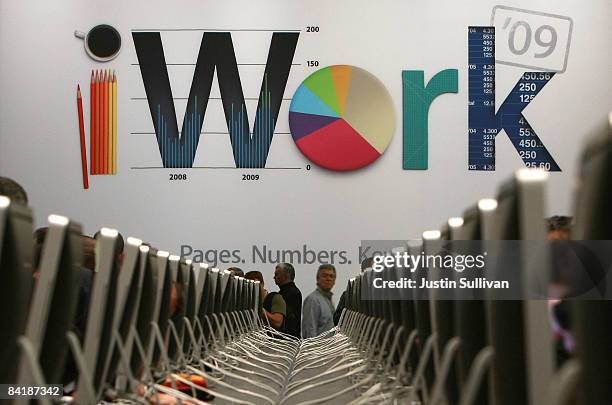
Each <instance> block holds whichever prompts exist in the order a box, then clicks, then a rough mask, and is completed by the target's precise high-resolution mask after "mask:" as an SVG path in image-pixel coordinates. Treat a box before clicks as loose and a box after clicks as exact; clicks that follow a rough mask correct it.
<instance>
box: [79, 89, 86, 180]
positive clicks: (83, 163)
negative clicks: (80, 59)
mask: <svg viewBox="0 0 612 405" xmlns="http://www.w3.org/2000/svg"><path fill="white" fill-rule="evenodd" d="M77 112H78V115H79V140H80V143H81V166H82V169H83V188H84V189H86V190H87V189H88V188H89V180H88V178H87V147H86V145H85V125H84V123H83V99H82V98H81V86H80V85H78V84H77Z"/></svg>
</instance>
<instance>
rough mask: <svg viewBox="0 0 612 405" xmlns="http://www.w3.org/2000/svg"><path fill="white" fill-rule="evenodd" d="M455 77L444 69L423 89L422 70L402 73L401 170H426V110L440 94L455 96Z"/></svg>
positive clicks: (456, 76) (453, 70)
mask: <svg viewBox="0 0 612 405" xmlns="http://www.w3.org/2000/svg"><path fill="white" fill-rule="evenodd" d="M458 77H459V74H458V72H457V69H445V70H442V71H440V72H438V73H436V75H435V76H434V77H432V78H431V80H430V81H429V83H427V86H425V75H424V72H423V71H422V70H404V71H403V72H402V85H403V93H404V94H403V109H404V131H403V135H404V136H403V138H404V145H403V167H404V170H427V166H428V153H429V152H428V150H429V148H428V136H429V135H428V133H429V131H428V115H429V106H430V105H431V103H432V102H433V101H434V100H435V99H436V97H438V96H440V95H442V94H444V93H457V92H458V91H459V89H458V87H459V86H458Z"/></svg>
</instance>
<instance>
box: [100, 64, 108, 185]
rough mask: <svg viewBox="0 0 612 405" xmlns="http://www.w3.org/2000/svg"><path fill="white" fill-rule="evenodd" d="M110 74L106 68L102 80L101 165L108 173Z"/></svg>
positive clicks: (104, 171)
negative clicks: (107, 73) (108, 74)
mask: <svg viewBox="0 0 612 405" xmlns="http://www.w3.org/2000/svg"><path fill="white" fill-rule="evenodd" d="M107 82H108V76H107V75H106V70H105V71H104V73H103V80H102V106H101V107H102V142H101V144H102V161H101V162H100V166H101V168H102V174H106V166H107V159H108V140H107V139H108V83H107Z"/></svg>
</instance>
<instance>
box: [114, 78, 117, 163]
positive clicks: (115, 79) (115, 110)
mask: <svg viewBox="0 0 612 405" xmlns="http://www.w3.org/2000/svg"><path fill="white" fill-rule="evenodd" d="M113 174H117V74H116V73H115V72H113Z"/></svg>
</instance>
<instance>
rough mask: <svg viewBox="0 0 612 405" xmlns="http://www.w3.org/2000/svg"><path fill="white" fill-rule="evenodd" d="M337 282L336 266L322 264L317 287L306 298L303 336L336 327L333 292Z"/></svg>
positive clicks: (318, 272)
mask: <svg viewBox="0 0 612 405" xmlns="http://www.w3.org/2000/svg"><path fill="white" fill-rule="evenodd" d="M335 283H336V268H335V267H334V266H333V265H331V264H322V265H321V266H319V270H318V271H317V289H316V290H314V291H313V292H312V293H310V295H309V296H308V297H306V299H305V300H304V307H303V309H302V337H304V338H308V337H313V336H318V335H320V334H321V333H323V332H327V331H328V330H331V329H332V328H333V327H334V302H333V300H332V295H333V293H332V292H331V290H332V288H333V287H334V284H335Z"/></svg>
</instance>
